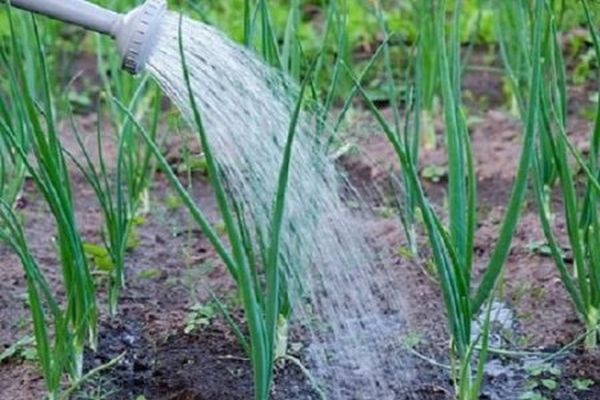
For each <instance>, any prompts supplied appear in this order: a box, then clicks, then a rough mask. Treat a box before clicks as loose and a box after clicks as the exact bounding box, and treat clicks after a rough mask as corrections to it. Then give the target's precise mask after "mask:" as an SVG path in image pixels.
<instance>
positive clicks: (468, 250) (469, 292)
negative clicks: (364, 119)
mask: <svg viewBox="0 0 600 400" xmlns="http://www.w3.org/2000/svg"><path fill="white" fill-rule="evenodd" d="M534 3H535V5H534V13H535V14H534V15H535V16H536V17H537V18H535V19H534V20H535V21H536V23H535V26H534V28H533V30H532V32H533V38H532V43H533V44H532V51H533V55H532V68H531V69H530V72H529V73H530V81H531V85H530V93H529V96H528V99H529V107H528V109H529V110H530V112H529V113H528V117H527V121H526V124H525V127H524V138H523V146H522V151H521V158H520V162H519V167H518V171H517V175H516V178H515V182H514V186H513V190H512V194H511V197H510V200H509V204H508V206H507V211H506V214H505V217H504V220H503V224H502V228H501V230H500V235H499V238H498V240H497V243H496V246H495V247H494V249H493V251H492V254H491V257H490V260H489V262H488V265H487V268H486V270H485V273H484V275H483V278H482V280H481V282H480V283H479V285H477V286H475V285H474V282H473V276H472V269H473V252H474V248H473V245H474V235H475V228H476V223H477V219H476V215H477V202H476V194H477V192H476V181H477V180H476V175H475V167H474V161H473V153H472V149H471V144H470V137H469V134H468V130H467V125H466V119H465V116H464V114H463V111H462V101H461V70H462V68H461V61H460V60H461V57H460V37H459V35H458V29H459V26H460V16H461V2H460V1H458V2H455V3H454V9H453V10H452V12H451V23H450V28H449V29H446V26H447V23H446V12H447V10H446V2H445V1H441V2H439V3H438V7H437V8H435V10H434V13H433V15H434V18H433V24H434V31H435V39H436V43H437V46H438V52H439V53H438V54H439V58H438V60H437V64H438V67H437V69H436V71H437V75H438V77H439V79H440V87H441V99H442V103H443V112H444V122H445V144H446V150H447V153H448V195H449V200H448V220H449V222H448V226H445V225H444V224H443V222H442V215H440V214H438V212H437V211H436V209H435V208H434V207H433V206H432V205H431V204H430V202H429V201H428V199H427V197H426V195H425V192H424V190H423V186H422V183H421V181H420V178H419V175H418V172H417V169H416V168H415V162H414V160H413V159H412V158H411V153H410V152H409V151H407V143H405V141H406V139H405V138H404V137H403V136H402V135H401V134H400V133H399V132H398V131H397V129H394V127H393V126H392V125H391V124H390V123H388V121H387V120H386V119H385V118H384V117H383V116H382V114H381V113H380V111H379V110H378V108H377V107H376V106H375V104H374V103H373V102H372V101H371V100H370V98H369V96H368V95H367V93H366V91H365V90H364V89H363V88H362V87H360V81H359V80H358V79H357V80H355V83H356V84H357V86H358V87H359V90H360V92H361V93H362V96H363V98H364V100H365V102H366V103H367V105H368V107H369V109H370V111H371V112H372V113H373V115H374V116H375V118H376V119H377V121H378V122H379V123H380V125H381V127H382V129H383V131H384V133H385V134H386V136H387V137H388V139H389V141H390V143H391V144H392V146H393V148H394V150H395V152H396V154H397V156H398V160H399V162H400V166H401V169H402V171H403V172H402V173H403V174H404V175H405V179H406V180H407V181H408V182H410V187H411V188H413V189H414V192H415V197H416V201H417V204H418V207H419V209H420V211H421V214H422V218H423V224H424V228H425V231H426V234H427V237H428V239H429V246H430V248H431V252H432V257H433V260H434V263H435V265H436V267H437V272H438V276H439V282H440V287H441V290H442V295H443V299H444V303H445V306H446V313H447V316H448V324H449V328H450V333H451V336H452V342H451V343H452V345H451V349H450V350H451V354H450V355H451V356H452V358H453V359H455V360H456V361H457V363H453V365H456V368H453V372H454V377H455V383H456V393H457V396H458V398H460V399H476V398H478V396H479V389H480V385H481V382H482V377H483V365H484V362H485V358H486V356H487V340H488V338H487V333H488V330H489V310H490V309H489V308H488V309H487V312H486V313H485V315H486V321H488V323H486V324H484V329H483V332H481V333H480V334H479V335H475V334H474V332H473V324H474V320H475V319H476V318H477V316H478V315H479V314H480V313H481V311H482V307H483V306H484V304H485V303H486V302H488V301H491V299H492V297H493V293H494V289H495V287H496V285H497V283H498V278H499V277H500V275H501V272H502V267H503V264H504V262H505V260H506V257H507V255H508V252H509V250H510V245H511V241H512V237H513V235H514V231H515V229H516V226H517V223H518V220H519V214H520V210H521V208H522V204H523V201H524V200H525V194H526V190H527V183H528V176H529V171H530V166H531V164H532V162H533V156H534V149H535V146H534V144H535V142H536V136H537V122H538V118H537V116H538V115H539V109H540V87H541V79H542V76H541V51H542V35H543V25H542V18H541V17H542V14H543V10H544V7H545V4H544V3H545V2H544V0H537V1H535V2H534ZM418 93H419V92H417V95H418ZM415 103H416V104H420V103H419V100H418V99H417V100H416V101H415ZM420 111H421V110H418V109H416V110H414V112H415V113H420ZM408 148H409V147H408ZM478 345H479V347H481V351H480V352H479V357H478V363H477V368H476V369H475V371H472V359H473V357H475V354H476V353H475V351H474V349H475V347H476V346H478Z"/></svg>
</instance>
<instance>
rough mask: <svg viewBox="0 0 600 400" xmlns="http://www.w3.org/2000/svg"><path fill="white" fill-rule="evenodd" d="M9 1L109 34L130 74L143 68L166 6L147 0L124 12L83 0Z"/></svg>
mask: <svg viewBox="0 0 600 400" xmlns="http://www.w3.org/2000/svg"><path fill="white" fill-rule="evenodd" d="M0 2H8V0H0ZM10 4H11V5H12V6H13V7H17V8H20V9H23V10H26V11H31V12H35V13H38V14H42V15H46V16H48V17H51V18H54V19H58V20H60V21H63V22H67V23H70V24H74V25H78V26H81V27H83V28H85V29H89V30H92V31H95V32H99V33H101V34H104V35H109V36H111V37H112V38H113V39H115V40H116V42H117V47H118V49H119V54H120V55H121V58H122V60H123V64H122V65H123V69H124V70H126V71H127V72H130V73H131V74H134V75H135V74H137V73H139V72H140V71H142V70H143V69H144V66H145V65H146V62H147V61H148V58H149V57H150V54H151V52H152V50H153V48H154V46H155V44H156V40H157V38H158V33H159V30H160V25H161V21H162V18H163V16H164V15H165V12H166V10H167V4H166V1H165V0H147V1H146V2H145V3H144V4H142V5H141V6H139V7H137V8H135V9H134V10H132V11H130V12H128V13H127V14H119V13H117V12H114V11H111V10H107V9H105V8H102V7H99V6H97V5H95V4H92V3H90V2H87V1H84V0H10Z"/></svg>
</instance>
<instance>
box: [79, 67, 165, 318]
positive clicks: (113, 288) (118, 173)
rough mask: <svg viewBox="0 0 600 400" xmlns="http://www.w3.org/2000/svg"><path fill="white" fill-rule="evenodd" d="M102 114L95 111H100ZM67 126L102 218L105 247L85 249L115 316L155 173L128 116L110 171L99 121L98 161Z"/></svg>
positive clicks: (154, 118) (155, 113)
mask: <svg viewBox="0 0 600 400" xmlns="http://www.w3.org/2000/svg"><path fill="white" fill-rule="evenodd" d="M147 83H148V77H146V78H144V79H143V80H142V81H141V83H140V85H139V87H138V89H137V91H136V93H135V95H134V96H133V99H132V100H131V102H130V103H129V109H130V110H132V111H131V112H133V113H135V110H136V109H138V108H139V104H138V103H139V100H140V98H143V94H144V93H145V90H146V86H147ZM155 93H156V96H155V101H154V106H153V107H152V110H151V114H152V115H151V116H150V117H151V121H150V124H151V128H150V135H151V137H152V139H153V140H156V132H157V130H158V119H159V114H160V100H161V98H162V96H161V95H160V92H159V91H158V90H156V92H155ZM101 113H102V110H101V109H100V111H99V114H101ZM136 114H138V115H139V113H136ZM71 125H72V128H73V131H74V132H75V137H76V140H77V143H78V144H79V149H80V152H81V154H82V155H83V161H79V160H78V159H77V158H76V157H75V156H74V155H73V154H71V153H69V152H67V154H68V155H69V157H70V159H71V160H72V161H73V162H74V163H75V165H76V166H77V167H78V169H79V170H80V171H81V172H82V173H83V175H84V177H85V178H86V180H87V181H88V183H89V184H90V185H91V187H92V188H93V190H94V193H95V195H96V198H97V199H98V203H99V204H100V209H101V210H102V214H103V217H104V235H103V240H104V243H103V244H104V246H102V247H101V246H97V245H94V244H91V243H86V244H85V250H86V252H87V253H88V255H90V256H91V257H93V258H94V260H95V263H96V267H97V268H98V269H99V270H100V271H102V272H103V273H104V274H106V275H107V276H108V294H109V296H108V300H109V302H108V303H109V310H110V313H111V315H114V314H115V313H116V311H117V304H118V298H119V293H120V291H121V290H122V289H123V288H124V286H125V255H126V252H127V250H128V249H129V247H130V244H131V238H132V235H133V232H132V229H133V228H134V226H135V223H136V218H137V216H138V212H139V209H140V206H141V203H142V200H143V197H142V194H143V193H144V191H145V190H146V189H147V187H148V185H149V184H150V182H151V176H152V173H153V171H154V163H153V161H152V154H151V152H150V149H149V148H148V146H146V145H145V143H140V144H138V141H137V140H136V139H134V138H132V136H134V135H135V131H134V128H133V124H132V123H131V122H130V121H129V120H128V119H127V120H125V121H123V123H122V124H119V125H118V126H120V127H121V132H120V134H119V136H118V146H117V160H116V167H115V171H114V172H112V171H109V169H108V168H107V165H106V162H105V156H104V151H103V139H102V136H103V135H105V134H106V130H104V129H103V126H102V124H101V122H100V121H99V122H98V125H97V135H96V144H97V147H98V151H97V159H98V161H97V164H98V165H96V163H94V161H93V160H92V157H91V155H90V153H89V151H88V150H87V149H86V145H85V144H84V142H83V140H82V138H81V134H80V132H79V129H78V127H77V124H76V123H75V122H74V121H72V124H71ZM132 144H136V146H135V148H132V147H133V146H132Z"/></svg>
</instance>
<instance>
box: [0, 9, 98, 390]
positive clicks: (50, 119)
mask: <svg viewBox="0 0 600 400" xmlns="http://www.w3.org/2000/svg"><path fill="white" fill-rule="evenodd" d="M8 12H9V15H10V14H11V12H10V9H9V11H8ZM11 21H12V19H11ZM32 24H33V32H34V35H35V38H36V41H35V49H36V52H37V53H36V55H35V56H36V59H37V60H39V63H40V65H41V71H42V73H41V85H42V88H41V93H40V97H38V96H36V94H35V93H34V90H33V88H32V87H31V84H30V81H28V79H27V71H26V70H25V68H24V66H23V64H22V63H21V62H20V61H19V60H18V59H16V58H15V59H12V60H10V61H8V60H9V57H10V56H9V55H7V54H4V56H3V58H4V59H5V60H6V61H7V62H6V63H5V64H7V65H5V67H6V68H8V69H9V70H10V71H11V73H10V76H9V78H8V79H9V80H10V84H11V85H12V86H13V87H14V90H15V93H19V94H18V95H16V96H15V97H13V98H11V102H14V103H15V104H16V105H14V107H17V108H19V109H20V110H22V111H21V112H22V113H23V114H22V115H21V117H22V120H21V121H19V123H18V124H11V123H10V120H9V121H6V120H5V119H2V121H0V131H1V134H2V137H3V140H4V141H5V142H6V143H8V144H9V147H10V148H11V149H13V151H14V152H15V157H18V158H19V159H20V161H19V162H20V163H22V164H23V166H24V168H25V169H26V171H27V174H28V175H29V176H30V177H31V179H32V181H33V182H34V184H35V186H36V187H37V189H38V190H39V191H40V193H41V194H42V196H43V198H44V199H45V201H46V203H47V204H48V206H49V208H50V212H51V215H52V217H53V218H54V220H55V222H56V230H57V231H56V247H57V253H58V254H57V256H58V259H59V262H60V266H61V272H62V283H63V285H64V297H65V298H64V301H62V299H60V298H57V297H56V296H55V295H53V294H52V293H51V292H50V290H49V288H48V285H47V283H46V281H45V279H44V277H43V275H42V274H41V273H40V270H39V268H38V267H37V265H36V263H35V261H34V260H33V258H32V256H31V253H30V252H29V249H28V248H27V244H26V241H25V239H24V236H23V233H22V230H21V228H20V225H19V224H18V223H17V221H18V219H17V218H16V216H15V215H14V214H13V213H12V207H11V204H10V203H8V202H6V201H4V202H3V205H2V212H1V215H0V216H1V217H2V220H3V224H2V236H3V237H4V238H5V239H7V240H8V242H9V244H10V245H11V247H12V248H13V249H14V250H15V252H16V253H17V255H18V256H19V258H20V259H21V261H22V264H23V267H24V269H25V271H26V276H27V281H28V294H29V300H30V302H31V304H30V307H31V312H32V317H33V321H34V324H33V325H34V332H35V337H36V344H37V350H38V355H39V358H40V360H41V364H42V367H43V368H42V369H43V372H44V375H45V378H46V384H47V386H48V390H49V393H50V396H51V397H53V396H56V395H57V393H58V391H59V386H60V383H61V377H62V374H63V373H64V372H68V373H69V375H70V376H71V377H72V378H73V379H75V380H76V379H79V378H80V377H81V376H82V369H83V351H84V347H85V346H86V344H87V345H90V346H91V347H92V348H94V347H95V346H96V340H97V318H98V310H97V305H96V288H95V284H94V281H93V278H92V274H91V271H90V268H89V265H88V262H87V257H86V254H85V251H84V248H83V242H82V239H81V237H80V235H79V233H78V228H77V223H76V220H75V215H74V201H73V196H72V193H71V186H70V179H69V173H68V170H67V163H66V160H65V157H64V154H63V151H62V147H61V145H60V141H59V137H58V136H59V133H58V129H57V125H56V120H55V118H56V116H55V111H54V103H53V100H52V95H51V93H50V84H49V82H50V80H49V77H48V69H47V65H46V62H45V57H44V50H43V47H42V44H41V41H40V35H39V30H38V25H37V23H36V22H35V20H33V22H32ZM11 29H12V38H13V46H12V51H13V54H12V56H13V57H18V56H17V54H18V53H16V51H17V49H18V48H19V45H18V43H17V39H16V37H17V34H16V32H15V31H14V25H12V23H11ZM7 107H8V106H7V105H6V104H4V105H3V106H2V108H3V109H7ZM30 155H31V156H32V157H30ZM63 303H64V305H62V306H60V304H63ZM45 306H47V307H48V309H49V313H48V315H47V313H46V311H45V310H46V308H45ZM46 318H48V319H49V320H50V321H52V323H53V325H54V327H55V332H54V334H52V335H51V334H49V332H48V331H47V329H46V327H45V324H46V321H45V319H46Z"/></svg>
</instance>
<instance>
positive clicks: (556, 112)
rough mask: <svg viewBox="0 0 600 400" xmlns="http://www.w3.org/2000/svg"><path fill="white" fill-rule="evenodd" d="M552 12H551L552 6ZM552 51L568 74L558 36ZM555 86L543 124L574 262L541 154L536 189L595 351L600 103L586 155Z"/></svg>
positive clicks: (597, 45) (599, 294)
mask: <svg viewBox="0 0 600 400" xmlns="http://www.w3.org/2000/svg"><path fill="white" fill-rule="evenodd" d="M581 5H582V6H583V9H584V12H585V15H586V18H587V21H588V26H589V31H590V35H591V37H592V41H593V46H594V50H595V55H596V58H597V59H599V60H600V41H599V39H598V33H597V30H596V25H595V24H594V23H593V18H592V14H591V10H590V6H589V3H588V1H587V0H581ZM548 12H551V9H549V11H548ZM549 29H550V30H551V31H552V32H553V33H554V35H556V30H557V25H556V20H555V18H553V19H551V21H550V28H549ZM551 50H552V52H551V56H552V57H551V58H550V60H549V62H550V63H552V64H553V65H555V66H556V69H557V75H559V76H564V74H565V67H564V62H563V60H562V54H561V51H562V49H561V48H560V46H559V44H558V40H554V41H553V45H552V49H551ZM563 80H564V78H563ZM551 88H554V91H553V90H549V93H545V96H544V102H543V105H542V114H543V117H542V119H543V121H542V123H544V124H546V125H547V126H549V127H551V132H552V135H551V136H550V140H549V141H550V146H551V148H550V151H551V152H550V156H551V157H552V159H553V161H554V162H555V164H556V169H557V174H558V191H559V193H560V195H561V197H562V200H563V207H562V208H563V214H564V218H565V222H566V230H567V239H568V243H569V247H570V249H571V253H572V255H573V266H572V267H571V266H569V265H568V262H567V261H566V260H565V256H564V251H563V248H562V245H561V242H560V239H559V238H558V237H557V235H556V233H555V231H554V224H553V222H554V219H553V212H552V208H551V204H552V203H551V202H548V201H546V199H547V197H548V196H547V190H546V187H545V186H544V183H545V182H544V169H543V165H542V162H541V160H540V159H539V157H536V159H535V164H536V165H535V166H536V168H535V171H534V177H535V180H534V182H535V193H536V199H537V202H538V210H539V214H540V220H541V223H542V227H543V230H544V234H545V237H546V240H547V242H548V245H549V246H550V250H551V253H552V256H553V258H554V261H555V263H556V266H557V268H558V271H559V273H560V278H561V280H562V282H563V284H564V286H565V288H566V290H567V292H568V294H569V296H570V297H571V300H572V302H573V304H574V306H575V309H576V311H577V313H578V315H579V317H580V319H581V320H582V322H583V323H584V325H585V328H586V340H585V347H586V349H588V350H594V349H596V348H597V346H598V338H599V332H598V330H599V324H600V315H599V310H600V216H599V214H598V199H599V197H598V196H599V194H600V185H599V184H598V181H599V179H600V167H599V165H598V156H599V155H600V105H599V106H598V108H597V110H596V121H595V125H594V128H593V130H592V132H591V135H590V152H589V154H588V155H587V157H585V158H584V157H583V156H581V154H580V153H579V151H578V150H577V149H576V148H575V147H574V146H573V145H572V144H571V143H570V139H569V138H568V137H567V134H566V128H565V126H566V118H567V114H566V106H565V103H566V99H565V98H566V96H565V94H564V93H565V91H564V85H563V86H562V89H563V90H560V88H561V86H558V85H552V86H551ZM557 88H558V90H557ZM556 91H557V92H556ZM571 158H574V159H575V160H576V162H577V164H578V167H580V168H581V170H582V171H584V176H583V182H582V184H580V183H578V180H577V172H576V169H575V168H574V167H573V166H572V162H571Z"/></svg>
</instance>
